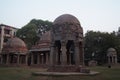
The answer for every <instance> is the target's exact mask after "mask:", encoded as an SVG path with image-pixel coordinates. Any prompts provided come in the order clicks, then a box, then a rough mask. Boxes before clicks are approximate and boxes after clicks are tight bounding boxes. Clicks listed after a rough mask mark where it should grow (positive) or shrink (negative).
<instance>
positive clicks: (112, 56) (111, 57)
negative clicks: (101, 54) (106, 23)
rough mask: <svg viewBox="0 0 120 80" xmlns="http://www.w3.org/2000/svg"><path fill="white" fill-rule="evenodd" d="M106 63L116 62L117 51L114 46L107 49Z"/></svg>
mask: <svg viewBox="0 0 120 80" xmlns="http://www.w3.org/2000/svg"><path fill="white" fill-rule="evenodd" d="M107 59H108V64H117V52H116V50H115V49H114V48H109V49H108V50H107Z"/></svg>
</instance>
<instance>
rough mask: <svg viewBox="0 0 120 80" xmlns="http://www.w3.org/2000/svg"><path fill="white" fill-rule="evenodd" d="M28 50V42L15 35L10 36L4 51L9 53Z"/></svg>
mask: <svg viewBox="0 0 120 80" xmlns="http://www.w3.org/2000/svg"><path fill="white" fill-rule="evenodd" d="M27 51H28V49H27V47H26V44H25V43H24V41H22V40H21V39H19V38H17V37H15V38H10V39H9V40H8V41H7V43H6V45H5V46H4V47H3V52H7V53H12V52H14V53H18V52H19V53H26V52H27Z"/></svg>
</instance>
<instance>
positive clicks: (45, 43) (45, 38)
mask: <svg viewBox="0 0 120 80" xmlns="http://www.w3.org/2000/svg"><path fill="white" fill-rule="evenodd" d="M50 42H51V35H50V31H48V32H46V33H44V34H43V35H42V36H41V38H40V40H39V41H38V43H37V44H36V45H34V46H32V49H31V50H33V49H39V50H46V48H49V47H50Z"/></svg>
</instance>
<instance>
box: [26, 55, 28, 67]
mask: <svg viewBox="0 0 120 80" xmlns="http://www.w3.org/2000/svg"><path fill="white" fill-rule="evenodd" d="M25 64H26V65H27V64H28V55H25Z"/></svg>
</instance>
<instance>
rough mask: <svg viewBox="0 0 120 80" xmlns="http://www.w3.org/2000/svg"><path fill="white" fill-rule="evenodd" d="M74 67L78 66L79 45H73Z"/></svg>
mask: <svg viewBox="0 0 120 80" xmlns="http://www.w3.org/2000/svg"><path fill="white" fill-rule="evenodd" d="M75 65H80V55H79V43H75Z"/></svg>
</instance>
